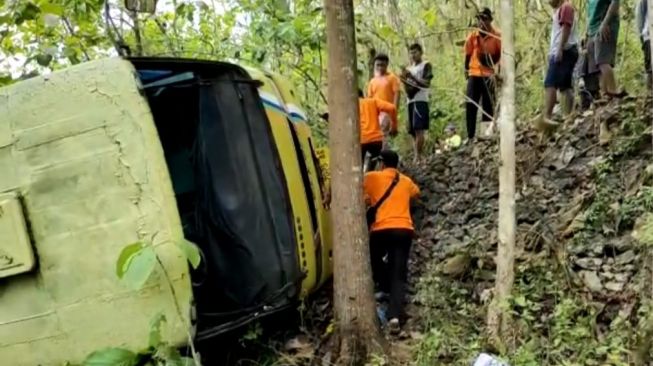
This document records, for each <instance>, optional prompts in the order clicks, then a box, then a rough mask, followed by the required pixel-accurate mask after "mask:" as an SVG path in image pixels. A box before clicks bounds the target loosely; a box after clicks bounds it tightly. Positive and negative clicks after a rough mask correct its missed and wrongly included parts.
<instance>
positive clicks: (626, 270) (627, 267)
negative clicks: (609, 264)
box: [622, 264, 636, 273]
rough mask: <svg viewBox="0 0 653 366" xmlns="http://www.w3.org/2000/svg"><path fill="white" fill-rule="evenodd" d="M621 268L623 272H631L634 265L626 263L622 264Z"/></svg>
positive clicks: (633, 270) (633, 269)
mask: <svg viewBox="0 0 653 366" xmlns="http://www.w3.org/2000/svg"><path fill="white" fill-rule="evenodd" d="M622 269H623V270H624V271H625V272H631V273H632V272H635V269H636V267H635V265H634V264H627V265H625V266H623V267H622Z"/></svg>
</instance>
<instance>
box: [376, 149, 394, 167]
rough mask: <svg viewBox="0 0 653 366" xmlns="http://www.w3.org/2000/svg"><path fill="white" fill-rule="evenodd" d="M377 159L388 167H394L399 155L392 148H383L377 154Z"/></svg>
mask: <svg viewBox="0 0 653 366" xmlns="http://www.w3.org/2000/svg"><path fill="white" fill-rule="evenodd" d="M379 160H380V161H382V162H383V165H385V166H387V167H389V168H396V167H397V166H398V165H399V155H397V153H396V152H394V151H392V150H383V151H381V153H380V154H379Z"/></svg>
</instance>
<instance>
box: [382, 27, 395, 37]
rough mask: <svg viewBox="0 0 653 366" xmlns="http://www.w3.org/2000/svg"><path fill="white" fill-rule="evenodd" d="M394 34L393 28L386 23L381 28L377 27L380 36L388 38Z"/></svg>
mask: <svg viewBox="0 0 653 366" xmlns="http://www.w3.org/2000/svg"><path fill="white" fill-rule="evenodd" d="M395 34H396V33H395V31H394V29H392V28H391V27H389V26H387V25H384V26H382V27H381V28H379V35H380V36H381V37H383V38H386V39H388V38H390V37H393V36H394V35H395Z"/></svg>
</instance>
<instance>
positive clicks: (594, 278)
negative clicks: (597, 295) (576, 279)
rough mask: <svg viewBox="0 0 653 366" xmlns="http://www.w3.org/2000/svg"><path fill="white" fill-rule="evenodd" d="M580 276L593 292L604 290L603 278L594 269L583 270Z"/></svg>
mask: <svg viewBox="0 0 653 366" xmlns="http://www.w3.org/2000/svg"><path fill="white" fill-rule="evenodd" d="M579 274H580V277H581V278H582V279H583V283H584V284H585V287H587V288H588V289H589V290H590V291H592V292H600V291H601V290H603V285H602V284H601V279H600V278H599V276H598V275H597V274H596V272H593V271H581V272H580V273H579Z"/></svg>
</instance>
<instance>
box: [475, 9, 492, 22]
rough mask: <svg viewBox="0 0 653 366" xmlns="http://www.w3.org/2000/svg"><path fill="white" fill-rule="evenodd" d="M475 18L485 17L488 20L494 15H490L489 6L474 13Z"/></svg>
mask: <svg viewBox="0 0 653 366" xmlns="http://www.w3.org/2000/svg"><path fill="white" fill-rule="evenodd" d="M476 17H477V18H487V19H488V20H494V17H493V16H492V10H490V8H483V9H481V11H479V12H478V14H476Z"/></svg>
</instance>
